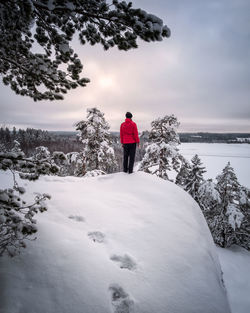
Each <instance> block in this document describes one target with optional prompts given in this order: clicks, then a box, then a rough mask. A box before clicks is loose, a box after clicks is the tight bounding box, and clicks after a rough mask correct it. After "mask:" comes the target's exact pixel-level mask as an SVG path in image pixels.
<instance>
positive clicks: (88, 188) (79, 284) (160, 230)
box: [0, 172, 230, 313]
mask: <svg viewBox="0 0 250 313" xmlns="http://www.w3.org/2000/svg"><path fill="white" fill-rule="evenodd" d="M9 179H10V177H9V176H8V175H7V173H4V174H1V185H2V187H3V185H4V184H7V183H8V180H9ZM22 183H25V184H26V185H27V186H26V190H27V194H28V193H29V194H32V193H33V192H34V191H39V192H48V191H49V192H50V194H51V195H52V200H51V201H50V202H49V211H48V212H47V213H43V214H39V216H38V223H37V224H38V229H39V231H38V234H37V237H38V238H37V240H36V241H31V242H28V246H27V248H26V249H24V250H23V251H22V253H21V255H20V256H17V257H15V258H12V259H10V258H8V257H6V256H4V257H2V258H1V259H0V297H1V301H0V312H1V313H3V312H4V313H17V312H25V313H44V312H46V313H69V312H72V313H132V312H134V313H200V312H203V313H215V312H216V313H228V312H230V309H229V305H228V301H227V297H226V293H225V289H224V286H223V281H222V276H221V269H220V265H219V261H218V257H217V254H216V251H215V246H214V244H213V241H212V237H211V235H210V233H209V230H208V227H207V225H206V222H205V220H204V218H203V216H202V213H201V211H200V209H199V207H198V205H197V204H196V203H195V201H194V200H193V199H192V198H191V197H190V196H189V195H188V194H187V193H186V192H184V191H183V190H182V189H181V188H179V187H177V186H176V185H174V184H173V183H170V182H167V181H164V180H162V179H159V178H157V177H154V176H152V175H149V174H145V173H141V172H138V173H134V174H132V175H128V174H124V173H117V174H112V175H105V176H99V177H93V178H85V179H84V178H74V177H63V178H60V177H52V176H47V177H42V178H41V179H40V180H39V181H37V182H28V183H27V182H22Z"/></svg>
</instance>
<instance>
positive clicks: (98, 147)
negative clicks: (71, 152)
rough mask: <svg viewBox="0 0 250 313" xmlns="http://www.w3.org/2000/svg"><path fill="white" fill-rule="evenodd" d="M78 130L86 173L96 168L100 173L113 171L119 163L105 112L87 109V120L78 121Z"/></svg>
mask: <svg viewBox="0 0 250 313" xmlns="http://www.w3.org/2000/svg"><path fill="white" fill-rule="evenodd" d="M76 130H78V131H79V137H80V140H81V142H82V143H83V156H84V163H85V170H84V175H85V174H86V173H87V172H90V171H94V170H95V171H99V172H98V173H99V174H101V173H103V174H104V173H110V172H113V171H114V170H115V169H116V167H117V163H116V160H115V155H114V149H113V148H112V147H111V136H110V133H109V125H108V123H107V122H106V120H105V118H104V113H102V112H101V111H100V110H98V109H97V108H91V109H87V120H86V121H80V122H78V123H77V124H76ZM95 173H97V172H95Z"/></svg>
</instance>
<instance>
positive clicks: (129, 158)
mask: <svg viewBox="0 0 250 313" xmlns="http://www.w3.org/2000/svg"><path fill="white" fill-rule="evenodd" d="M135 151H136V143H125V144H124V145H123V171H124V172H125V173H127V171H128V172H129V173H133V167H134V162H135Z"/></svg>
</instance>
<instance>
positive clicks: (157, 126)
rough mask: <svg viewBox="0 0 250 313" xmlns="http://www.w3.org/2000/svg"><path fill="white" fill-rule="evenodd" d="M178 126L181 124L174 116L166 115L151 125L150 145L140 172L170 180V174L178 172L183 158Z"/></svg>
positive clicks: (140, 166)
mask: <svg viewBox="0 0 250 313" xmlns="http://www.w3.org/2000/svg"><path fill="white" fill-rule="evenodd" d="M178 126H179V122H178V121H177V118H176V117H175V116H174V115H166V116H164V117H163V118H158V119H156V120H154V121H153V122H152V123H151V127H152V129H151V131H150V132H149V141H150V143H149V145H148V146H147V147H146V153H145V155H144V157H143V159H142V161H141V163H140V165H139V170H140V171H144V172H146V173H150V174H154V175H157V176H159V177H160V178H163V179H169V177H168V172H169V171H171V170H172V169H174V170H178V168H179V167H180V158H181V157H180V154H179V153H178V149H177V145H179V144H180V140H179V136H178V134H177V128H178Z"/></svg>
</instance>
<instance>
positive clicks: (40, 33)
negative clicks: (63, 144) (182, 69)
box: [0, 0, 170, 101]
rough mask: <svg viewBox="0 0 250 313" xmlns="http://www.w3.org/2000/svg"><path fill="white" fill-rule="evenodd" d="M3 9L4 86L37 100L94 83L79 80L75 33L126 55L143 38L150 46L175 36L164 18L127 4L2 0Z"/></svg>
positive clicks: (0, 65)
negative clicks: (150, 43)
mask: <svg viewBox="0 0 250 313" xmlns="http://www.w3.org/2000/svg"><path fill="white" fill-rule="evenodd" d="M0 11H1V14H0V74H1V75H2V76H3V82H4V84H5V85H8V86H10V88H11V89H12V90H13V91H14V92H15V93H16V94H19V95H23V96H29V97H31V98H33V99H34V100H35V101H36V100H44V99H49V100H58V99H63V94H65V93H67V92H68V90H70V89H72V88H77V87H78V86H86V84H87V83H88V82H89V79H88V78H81V77H80V74H81V72H82V69H83V65H82V64H81V61H80V59H79V58H78V55H77V54H76V53H75V52H74V50H73V49H72V48H71V47H70V42H71V41H72V39H73V36H74V35H75V33H76V32H77V33H78V35H79V40H80V43H81V44H85V43H86V42H88V43H90V44H91V45H95V44H97V43H98V44H101V45H102V46H103V48H104V49H105V50H107V49H109V48H111V47H114V46H117V47H118V49H120V50H125V51H127V50H129V49H132V48H137V39H138V37H139V38H140V39H142V40H144V41H147V42H150V41H161V40H162V39H163V37H169V36H170V30H169V28H168V27H167V26H164V25H163V21H162V20H161V19H160V18H158V17H157V16H155V15H152V14H148V13H147V12H145V11H143V10H141V9H134V8H132V3H131V2H129V3H127V2H125V1H118V0H113V1H110V2H107V1H106V0H77V1H76V0H41V1H37V0H22V1H16V0H9V1H1V2H0ZM34 43H35V44H37V45H38V48H39V49H40V50H41V52H40V53H35V50H34ZM40 87H42V88H40Z"/></svg>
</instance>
